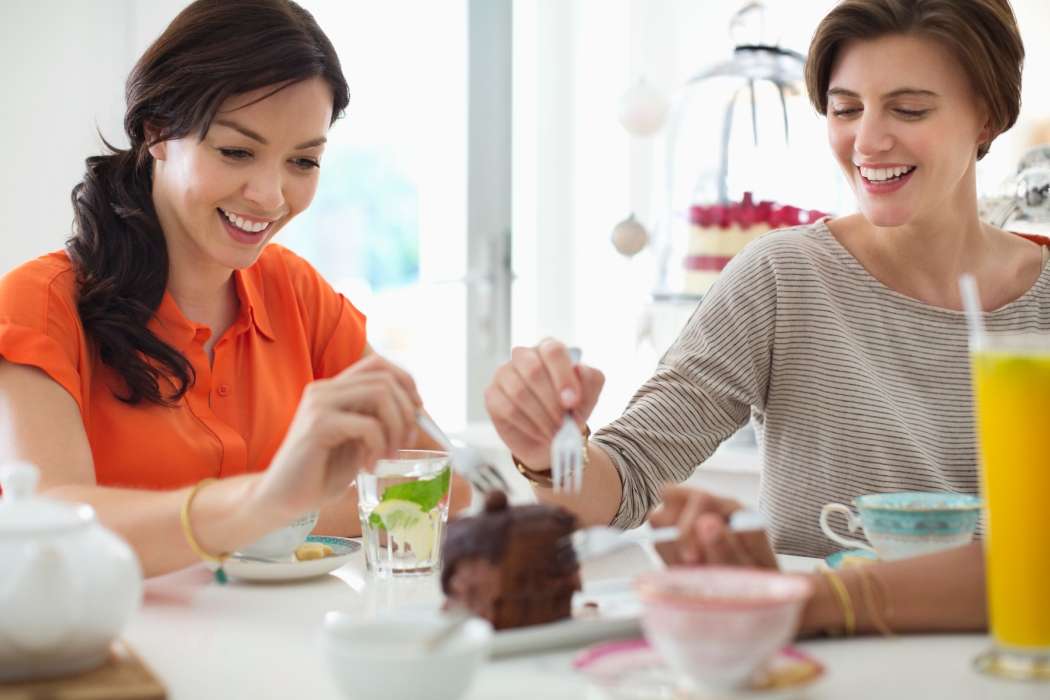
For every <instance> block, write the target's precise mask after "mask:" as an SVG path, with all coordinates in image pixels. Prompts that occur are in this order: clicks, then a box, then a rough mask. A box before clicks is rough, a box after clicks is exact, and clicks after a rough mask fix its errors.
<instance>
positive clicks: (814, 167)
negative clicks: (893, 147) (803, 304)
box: [654, 2, 847, 299]
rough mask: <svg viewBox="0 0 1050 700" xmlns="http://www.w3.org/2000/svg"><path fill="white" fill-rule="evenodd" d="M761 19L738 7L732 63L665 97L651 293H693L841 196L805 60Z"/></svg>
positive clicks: (749, 7)
mask: <svg viewBox="0 0 1050 700" xmlns="http://www.w3.org/2000/svg"><path fill="white" fill-rule="evenodd" d="M765 25H766V9H765V6H764V5H763V4H762V3H761V2H747V3H745V4H744V5H743V6H742V7H741V9H740V10H739V11H738V12H737V13H736V14H735V15H734V16H733V19H732V21H731V23H730V34H731V37H732V40H733V42H734V43H735V45H736V47H735V49H734V50H733V54H732V56H731V57H730V58H729V60H727V61H724V62H722V63H717V64H715V65H712V66H710V67H708V68H706V69H704V70H701V71H700V72H699V73H697V74H696V75H695V76H693V77H692V78H691V79H689V80H688V81H687V82H686V84H685V85H684V86H683V87H682V88H681V89H680V90H679V91H678V92H677V93H676V94H675V96H674V98H673V100H672V107H671V114H670V120H669V124H668V131H667V136H666V154H665V158H664V159H665V163H664V167H665V169H664V174H663V178H664V181H663V183H662V189H663V196H664V203H663V205H662V208H663V212H662V216H661V217H660V223H659V224H658V226H657V254H658V279H657V284H656V290H655V294H654V296H655V297H656V298H657V299H661V298H685V299H689V298H694V297H695V298H699V297H700V296H702V295H703V294H704V292H706V291H707V289H708V288H709V287H710V286H711V283H712V282H713V281H714V279H715V278H716V277H717V276H718V273H719V272H720V271H721V270H722V268H723V267H725V265H726V263H727V262H728V261H729V259H730V258H731V257H732V256H733V255H734V254H735V253H737V252H739V251H740V250H741V249H742V248H743V247H744V246H745V245H747V243H749V242H751V241H752V240H754V239H755V238H757V237H758V236H760V235H762V234H763V233H765V232H767V231H769V230H771V229H776V228H782V227H786V226H794V225H796V224H800V223H801V224H804V223H808V222H810V221H813V220H815V219H817V218H820V217H822V216H824V215H825V214H830V213H833V212H835V211H836V210H838V209H840V208H841V207H842V204H843V203H844V202H845V201H847V200H846V199H845V195H846V194H847V191H846V189H845V183H844V181H843V180H842V178H841V177H840V176H839V174H838V171H837V167H836V165H835V162H834V160H833V158H832V157H831V153H830V150H829V148H828V144H827V136H826V132H825V128H824V123H823V119H822V118H821V117H820V115H818V114H817V113H816V112H815V111H814V109H813V107H812V106H811V105H810V103H809V100H808V98H807V96H806V90H805V85H804V78H803V68H804V65H805V59H804V57H803V56H802V55H801V54H799V53H796V52H794V51H791V50H789V49H785V48H781V47H780V46H779V45H777V44H775V43H767V41H766V39H765V36H764V31H765Z"/></svg>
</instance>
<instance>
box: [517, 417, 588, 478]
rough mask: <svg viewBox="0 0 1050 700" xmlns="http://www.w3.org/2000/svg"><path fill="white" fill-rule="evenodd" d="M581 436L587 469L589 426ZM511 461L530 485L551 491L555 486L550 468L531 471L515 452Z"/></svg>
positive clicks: (584, 464)
mask: <svg viewBox="0 0 1050 700" xmlns="http://www.w3.org/2000/svg"><path fill="white" fill-rule="evenodd" d="M580 435H582V436H583V466H584V467H585V468H586V466H587V462H588V461H589V459H590V458H589V457H588V455H587V446H588V443H589V442H590V437H591V429H590V428H589V427H588V426H586V425H585V426H583V430H581V431H580ZM510 458H511V461H513V462H514V468H515V469H517V470H518V473H519V474H521V475H522V476H523V477H525V478H526V479H527V480H528V481H529V483H531V484H532V485H533V486H539V487H541V488H545V489H549V488H552V487H553V486H554V481H553V480H552V479H551V470H550V468H549V467H548V468H547V469H544V470H543V471H537V470H535V469H530V468H529V467H528V466H526V464H525V463H524V462H522V461H521V460H520V459H518V457H517V455H515V454H514V453H513V452H512V453H511V455H510Z"/></svg>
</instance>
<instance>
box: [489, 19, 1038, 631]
mask: <svg viewBox="0 0 1050 700" xmlns="http://www.w3.org/2000/svg"><path fill="white" fill-rule="evenodd" d="M1023 58H1024V49H1023V47H1022V44H1021V39H1020V36H1019V34H1018V31H1017V25H1016V22H1015V20H1014V16H1013V13H1012V11H1011V9H1010V6H1009V4H1008V3H1007V2H1006V0H843V2H841V3H840V4H839V5H837V6H836V7H835V8H834V9H833V10H832V11H831V12H830V13H828V15H827V16H826V17H825V18H824V20H823V21H822V22H821V24H820V26H819V28H818V29H817V31H816V34H815V37H814V39H813V43H812V46H811V50H810V56H809V64H808V72H807V80H808V85H809V87H810V91H811V98H812V100H813V103H814V105H815V106H816V107H817V109H818V110H819V111H820V112H821V113H822V114H825V115H826V116H827V128H828V140H829V143H830V145H831V150H832V153H833V155H834V157H835V159H836V160H837V161H838V163H839V165H840V167H841V169H842V172H843V174H844V175H845V177H846V179H847V180H848V182H849V183H850V186H851V188H852V189H853V191H854V194H855V196H856V201H857V207H858V210H859V211H858V213H855V214H851V215H848V216H842V217H838V218H834V219H826V220H823V221H819V222H815V223H813V224H810V225H808V226H800V227H796V228H793V229H787V230H784V231H777V232H773V233H771V234H769V235H767V236H764V237H763V238H761V239H759V240H758V241H756V242H755V243H753V244H751V245H750V246H748V248H746V249H745V250H744V251H743V252H742V253H740V254H739V255H737V256H736V257H734V259H733V261H732V262H731V263H730V265H729V266H728V267H727V268H726V269H725V271H724V273H723V274H722V275H721V277H720V278H719V280H718V281H717V283H716V284H715V285H714V286H713V287H712V289H711V290H710V292H709V294H708V295H707V296H706V297H705V298H704V300H703V302H702V303H701V304H700V305H699V307H698V308H697V310H696V312H695V313H694V315H693V317H692V318H691V319H690V320H689V322H688V323H687V324H686V326H685V328H684V329H683V330H682V332H681V334H680V336H679V337H678V339H677V340H676V341H675V343H674V344H673V345H672V346H671V347H670V349H669V350H668V351H667V353H666V354H665V355H664V357H663V358H662V359H661V361H660V364H659V366H658V367H657V369H656V372H655V373H654V375H653V376H652V378H650V379H649V380H648V381H647V382H645V384H644V385H643V386H642V387H641V388H640V389H639V390H638V392H637V393H636V394H635V396H634V398H633V399H632V400H631V403H630V405H629V406H628V407H627V409H626V410H625V411H624V413H623V415H622V416H621V417H619V418H618V419H616V420H615V421H613V422H612V423H611V424H609V425H608V426H606V427H604V428H602V429H601V430H598V431H597V432H596V433H595V434H594V436H593V437H592V438H591V440H590V444H589V446H588V449H587V457H588V460H587V461H588V465H587V468H586V470H585V471H584V476H583V490H582V493H580V494H577V495H571V494H553V493H552V492H551V491H550V490H549V489H547V488H544V487H542V486H538V487H537V488H536V492H537V495H538V496H539V497H540V498H541V499H543V500H545V501H553V502H558V503H561V504H563V505H565V506H567V507H569V508H571V509H573V510H574V511H576V512H577V513H578V514H579V515H580V516H581V517H582V519H583V520H584V521H586V522H589V523H601V524H608V523H610V522H611V523H613V524H615V525H618V526H621V527H633V526H636V525H639V524H641V523H642V522H644V521H645V520H646V519H649V520H650V521H651V522H652V523H654V524H657V525H666V524H672V523H675V524H678V525H679V527H680V528H681V529H682V531H683V533H684V535H683V537H682V539H681V540H680V541H679V542H678V545H677V547H676V548H675V549H674V551H672V552H670V553H669V556H670V557H671V558H673V559H678V560H681V561H684V562H688V563H720V562H721V563H733V564H743V565H752V566H769V565H775V562H774V561H773V560H772V558H771V557H769V556H762V555H759V556H757V557H756V555H755V549H754V548H753V547H751V548H749V547H748V546H747V543H745V542H740V541H737V536H736V535H735V534H733V533H731V532H729V530H728V528H727V523H728V519H729V516H730V515H731V514H732V512H733V511H734V510H736V509H737V508H739V504H737V503H735V502H733V501H730V500H727V499H722V498H718V497H716V496H713V495H711V494H704V493H701V492H698V491H695V490H692V489H684V488H679V487H672V488H670V489H667V488H664V485H665V484H666V483H668V482H681V481H684V480H685V479H687V478H688V477H689V476H690V475H691V474H692V473H693V471H694V470H695V468H696V465H697V464H700V463H701V462H703V461H704V460H705V459H707V457H708V456H709V455H710V454H711V453H712V452H713V451H714V450H715V448H716V447H717V446H718V445H719V443H720V442H722V441H723V440H725V439H726V438H728V437H729V436H730V435H732V434H733V433H734V432H735V431H736V430H737V429H738V428H740V427H741V426H743V425H744V424H745V423H746V422H747V421H748V419H749V418H751V417H752V416H754V417H755V418H756V421H755V422H756V424H757V429H758V432H759V434H760V440H759V444H760V446H761V453H762V460H763V473H762V480H761V492H760V499H759V502H760V506H761V508H762V510H763V514H764V515H765V517H766V519H767V521H768V525H769V527H768V534H769V536H770V539H771V541H772V544H773V546H774V548H775V550H776V551H777V552H779V553H785V554H796V555H805V556H817V557H824V556H827V555H829V554H830V553H832V552H833V551H834V546H833V545H832V543H831V542H829V541H828V540H827V538H826V537H825V536H824V535H823V533H822V532H821V530H820V528H819V527H818V518H819V513H820V510H821V507H822V506H823V505H824V504H826V503H829V502H849V501H851V500H852V499H853V498H855V497H856V496H859V495H861V494H865V493H872V492H887V491H952V492H957V493H969V494H976V493H977V491H978V469H977V452H976V440H975V435H974V422H973V408H972V407H973V397H972V392H971V383H970V368H969V355H968V346H967V329H966V321H965V316H964V314H963V312H962V302H961V300H960V297H959V291H958V289H959V288H958V280H959V277H960V275H962V274H964V273H968V274H972V275H973V276H974V277H975V278H976V279H977V282H978V286H979V288H980V289H981V293H982V299H981V303H982V305H983V307H984V309H985V310H986V311H987V313H986V324H987V325H988V327H989V329H990V330H995V331H1012V330H1022V329H1023V330H1028V331H1032V330H1040V331H1050V266H1048V265H1047V264H1046V263H1047V259H1048V254H1047V250H1048V249H1047V243H1048V242H1047V241H1045V240H1040V241H1034V240H1029V238H1026V237H1023V236H1020V235H1016V234H1013V233H1010V232H1007V231H1003V230H1000V229H998V228H995V227H994V226H990V225H988V224H986V223H984V222H982V221H981V220H980V219H979V218H978V211H977V178H976V163H977V160H978V158H980V157H982V156H983V155H984V154H985V153H987V152H988V148H989V146H990V144H991V143H992V141H993V140H994V139H995V137H996V136H998V135H999V134H1000V133H1001V132H1002V131H1004V130H1005V129H1007V128H1009V127H1010V125H1011V124H1013V122H1014V120H1015V119H1016V118H1017V113H1018V111H1019V108H1020V104H1019V102H1020V75H1021V65H1022V62H1023ZM602 383H603V377H602V374H601V373H600V372H599V371H598V370H596V369H593V368H590V367H584V366H580V367H577V368H575V369H574V368H573V367H572V365H571V363H570V361H569V356H568V353H567V351H566V349H565V347H564V345H562V344H561V343H559V342H558V341H555V340H545V341H543V342H542V343H540V344H539V345H538V346H536V347H534V348H516V349H515V350H514V353H513V356H512V359H511V361H510V362H508V363H507V364H505V365H504V366H503V367H501V368H500V369H499V370H498V371H497V372H496V374H495V376H494V378H493V380H492V383H491V385H490V387H489V389H488V392H487V395H486V399H487V406H488V410H489V413H490V415H491V416H492V419H493V422H494V423H495V425H496V428H497V430H498V431H499V433H500V435H501V436H502V437H503V439H504V440H505V441H506V443H507V445H508V446H509V447H510V449H511V451H512V452H513V453H514V455H515V456H516V458H517V460H518V462H519V463H520V467H519V468H520V469H521V470H522V472H523V473H524V474H526V475H528V476H531V477H532V478H534V479H535V481H536V482H537V483H540V482H541V481H542V476H543V474H544V473H545V472H546V470H547V469H549V465H548V460H549V458H548V454H549V447H550V443H551V439H552V437H553V435H554V433H555V431H556V430H557V428H558V425H559V421H560V418H559V416H560V415H561V414H562V412H563V411H566V410H570V411H573V413H574V415H575V416H576V417H577V420H578V422H579V424H580V426H581V427H582V426H583V425H584V422H585V421H586V419H587V417H588V415H589V414H590V412H591V410H592V409H593V407H594V405H595V402H596V401H597V398H598V393H599V392H600V390H601V386H602ZM656 506H660V508H659V510H657V511H656V512H655V513H651V511H652V509H653V508H654V507H656ZM650 514H651V517H649V516H650ZM766 554H768V553H766ZM983 566H984V564H983V561H982V557H981V550H980V545H979V544H974V545H973V546H970V547H964V548H959V549H955V550H951V551H947V552H942V553H938V554H933V555H929V556H925V557H918V558H914V559H910V560H903V561H897V562H888V563H879V564H875V565H872V566H870V567H867V570H866V572H865V575H866V574H868V573H870V574H871V576H872V579H873V580H874V581H875V583H874V584H873V585H874V586H876V587H877V588H878V589H880V590H882V591H884V592H885V596H883V597H882V600H881V602H880V603H878V604H876V605H875V606H874V607H872V606H866V605H862V604H858V605H857V606H856V610H855V612H856V616H855V617H853V616H852V615H848V614H846V613H845V611H844V610H843V609H842V602H843V600H852V601H865V600H867V599H870V598H866V590H865V579H864V578H862V576H861V575H860V574H859V573H858V572H857V571H853V570H847V571H844V572H842V574H841V580H842V583H843V585H844V590H845V592H846V594H848V595H847V597H845V598H843V597H842V596H841V595H840V594H841V593H842V591H836V590H834V589H833V588H832V587H831V584H830V583H829V580H826V579H825V578H823V577H820V576H816V577H815V579H814V585H815V589H816V591H817V593H816V594H815V596H814V598H813V599H812V600H811V602H810V603H809V605H808V607H807V609H806V612H805V614H804V618H803V621H802V628H801V633H805V634H812V633H814V632H817V631H823V630H832V631H839V632H841V631H845V632H848V633H852V632H855V631H856V632H873V631H876V630H878V629H880V628H882V629H884V630H885V628H886V627H887V626H888V628H891V629H893V630H896V631H919V630H961V629H979V628H982V627H983V626H984V625H985V624H986V615H985V604H984V577H983Z"/></svg>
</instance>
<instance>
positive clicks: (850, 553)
mask: <svg viewBox="0 0 1050 700" xmlns="http://www.w3.org/2000/svg"><path fill="white" fill-rule="evenodd" d="M854 557H855V558H857V559H871V560H872V561H875V560H876V559H878V557H877V556H876V555H875V552H869V551H868V550H866V549H844V550H842V551H841V552H835V553H834V554H829V555H828V556H826V557H824V562H825V563H826V564H827V565H828V566H830V567H831V568H832V569H838V568H841V567H842V560H843V559H846V558H854Z"/></svg>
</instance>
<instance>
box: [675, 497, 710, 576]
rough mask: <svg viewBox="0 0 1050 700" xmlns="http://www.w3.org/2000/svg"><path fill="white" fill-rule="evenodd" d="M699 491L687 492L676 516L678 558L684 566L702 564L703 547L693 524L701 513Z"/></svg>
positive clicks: (704, 561) (703, 560)
mask: <svg viewBox="0 0 1050 700" xmlns="http://www.w3.org/2000/svg"><path fill="white" fill-rule="evenodd" d="M703 495H704V494H703V493H701V492H700V491H689V493H688V495H687V496H686V500H685V503H684V504H683V506H682V510H681V512H680V513H679V514H678V533H679V536H678V557H679V558H680V559H681V560H682V562H684V563H686V564H704V563H706V559H705V558H704V556H703V554H704V552H703V547H702V545H701V544H700V540H699V538H698V537H697V534H698V533H697V532H696V528H695V527H694V524H695V522H696V520H697V518H698V517H700V513H701V509H700V508H701V496H703Z"/></svg>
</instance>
